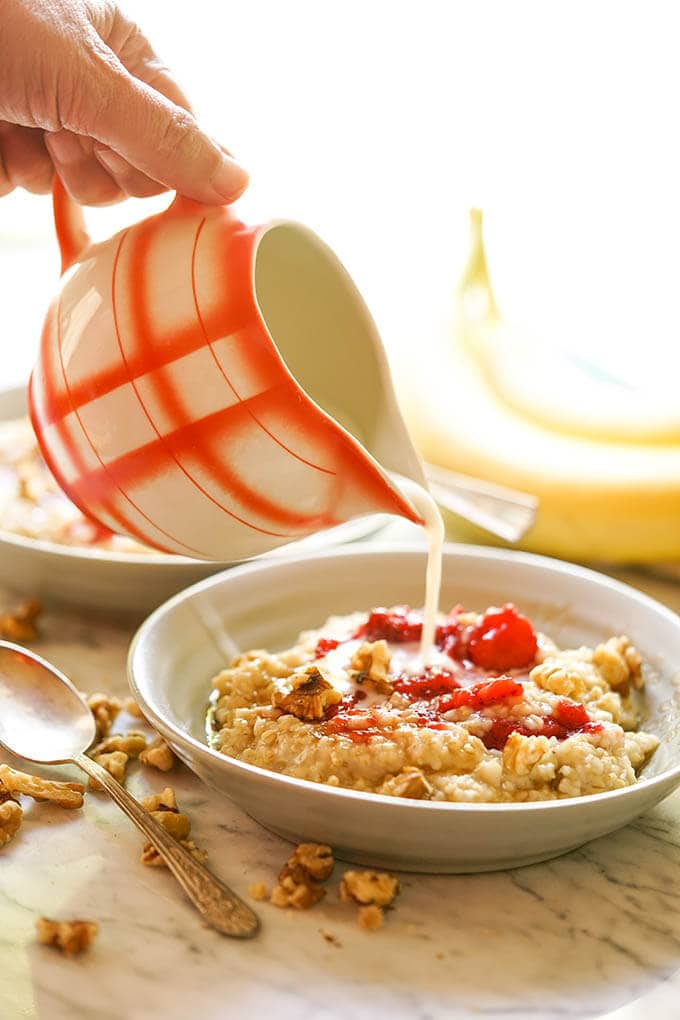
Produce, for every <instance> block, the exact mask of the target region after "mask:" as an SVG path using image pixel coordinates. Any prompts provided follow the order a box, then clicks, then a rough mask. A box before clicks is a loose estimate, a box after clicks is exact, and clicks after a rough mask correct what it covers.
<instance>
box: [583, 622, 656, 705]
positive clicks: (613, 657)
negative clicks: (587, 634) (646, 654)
mask: <svg viewBox="0 0 680 1020" xmlns="http://www.w3.org/2000/svg"><path fill="white" fill-rule="evenodd" d="M593 665H595V666H597V668H598V670H599V671H600V675H601V676H602V677H603V679H604V680H606V682H607V683H608V684H609V686H610V687H611V688H612V689H613V690H615V691H618V693H619V694H621V695H622V696H623V697H626V695H628V694H629V693H630V685H631V683H632V685H633V687H634V688H635V689H636V690H640V689H641V688H642V687H644V680H643V678H642V669H641V667H642V657H641V656H640V653H639V652H638V650H637V648H635V647H634V646H633V645H632V644H631V643H630V641H629V639H628V638H627V637H625V636H621V637H613V638H609V640H608V641H605V642H604V644H601V645H598V646H597V648H595V650H594V651H593Z"/></svg>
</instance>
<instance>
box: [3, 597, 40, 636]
mask: <svg viewBox="0 0 680 1020" xmlns="http://www.w3.org/2000/svg"><path fill="white" fill-rule="evenodd" d="M41 612H42V606H41V604H40V602H38V600H37V599H26V600H25V601H24V602H21V603H20V604H19V605H18V606H17V607H16V609H14V610H12V611H11V612H9V613H2V614H0V638H5V640H6V641H19V642H23V641H34V640H35V639H36V637H37V636H38V630H37V627H36V621H37V619H38V617H39V615H40V613H41Z"/></svg>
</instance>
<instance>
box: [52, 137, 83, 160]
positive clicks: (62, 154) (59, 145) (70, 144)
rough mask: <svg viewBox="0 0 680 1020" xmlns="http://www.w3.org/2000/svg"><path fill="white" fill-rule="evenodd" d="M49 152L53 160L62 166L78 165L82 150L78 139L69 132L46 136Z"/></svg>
mask: <svg viewBox="0 0 680 1020" xmlns="http://www.w3.org/2000/svg"><path fill="white" fill-rule="evenodd" d="M47 137H48V142H49V150H50V152H51V154H52V155H53V156H54V158H55V159H56V160H57V162H59V163H63V164H64V166H68V165H69V164H70V163H80V161H81V160H82V158H83V149H82V146H81V144H80V139H79V138H78V136H77V135H74V134H72V133H71V132H70V131H55V132H54V134H50V135H48V136H47Z"/></svg>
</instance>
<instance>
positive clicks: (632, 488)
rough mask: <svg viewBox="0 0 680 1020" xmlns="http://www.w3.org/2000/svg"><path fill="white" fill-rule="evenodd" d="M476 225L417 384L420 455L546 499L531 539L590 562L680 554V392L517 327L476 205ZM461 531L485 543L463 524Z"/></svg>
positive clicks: (412, 394) (411, 412) (414, 403)
mask: <svg viewBox="0 0 680 1020" xmlns="http://www.w3.org/2000/svg"><path fill="white" fill-rule="evenodd" d="M471 226H472V245H471V252H470V257H469V261H468V265H467V268H466V270H465V272H464V274H463V277H462V280H461V283H460V285H459V288H458V291H457V294H456V302H455V314H454V321H453V323H452V324H450V326H449V328H448V329H442V330H441V331H440V335H439V336H438V337H436V338H435V349H434V350H433V352H432V356H431V357H429V358H427V359H422V362H421V366H420V371H421V375H420V377H419V378H417V380H416V379H414V380H412V384H411V387H410V389H409V392H408V393H407V394H406V400H405V408H404V410H405V413H406V417H407V420H408V424H409V428H410V430H411V433H412V435H413V436H414V439H415V441H416V443H417V445H418V447H419V449H420V452H421V454H422V455H423V457H424V458H425V459H426V460H427V461H430V462H432V463H434V464H438V465H441V466H443V467H447V468H450V469H451V470H454V471H458V472H461V473H464V474H468V475H474V476H476V477H478V478H483V479H486V480H489V481H492V482H497V483H499V484H502V485H507V486H510V487H513V488H516V489H521V490H524V491H525V492H529V493H531V494H533V495H535V496H537V497H538V499H539V501H540V506H539V512H538V517H537V521H536V524H535V526H534V528H533V529H532V530H531V532H530V533H529V534H528V535H527V537H526V538H525V539H524V541H523V543H522V547H523V548H526V549H529V550H532V551H535V552H541V553H547V554H549V555H555V556H561V557H565V558H568V559H580V560H584V559H587V560H607V561H623V562H631V563H632V562H649V561H655V560H656V561H658V560H669V559H680V399H679V400H678V401H676V402H674V404H673V405H672V406H665V407H664V406H663V405H662V404H661V403H660V402H659V401H655V400H654V399H651V398H645V397H644V396H642V395H640V394H639V393H637V392H632V393H631V391H630V388H627V387H626V386H625V385H621V384H619V382H618V381H617V380H615V379H612V378H608V377H606V376H604V375H603V374H602V373H598V372H596V371H594V370H593V367H592V366H589V365H583V364H582V363H579V362H578V361H577V360H576V359H571V358H570V356H569V355H568V354H560V353H559V352H556V351H551V350H543V349H541V348H540V347H539V346H538V345H537V344H532V343H531V342H530V341H529V340H528V339H527V338H525V337H522V336H519V335H517V334H516V333H515V332H514V331H513V330H512V328H511V327H510V326H509V325H508V324H507V323H505V322H504V321H503V318H502V316H501V314H500V313H499V310H498V307H497V305H496V301H495V299H494V294H493V288H492V286H491V281H490V279H489V273H488V268H487V262H486V257H485V252H484V244H483V237H482V217H481V213H480V212H479V211H477V210H473V212H472V213H471ZM423 362H425V363H424V364H423ZM456 533H457V534H458V535H461V533H462V537H464V538H466V539H469V540H476V541H479V540H485V538H484V535H483V533H482V532H479V531H477V530H476V529H471V528H469V527H468V526H466V525H462V526H461V524H459V523H458V522H457V524H456Z"/></svg>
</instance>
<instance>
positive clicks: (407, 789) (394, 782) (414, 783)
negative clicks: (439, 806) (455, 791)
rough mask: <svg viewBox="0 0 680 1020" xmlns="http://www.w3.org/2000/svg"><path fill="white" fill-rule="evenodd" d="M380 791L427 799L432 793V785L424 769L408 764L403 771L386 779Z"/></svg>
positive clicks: (396, 795) (395, 795)
mask: <svg viewBox="0 0 680 1020" xmlns="http://www.w3.org/2000/svg"><path fill="white" fill-rule="evenodd" d="M380 793H386V794H389V795H390V796H392V797H409V798H410V799H411V800H427V798H428V797H429V796H430V795H431V793H432V785H431V783H429V782H428V780H427V779H426V778H425V774H424V772H423V771H422V769H419V768H416V766H415V765H406V766H405V767H404V768H403V769H402V770H401V772H398V773H397V774H396V776H392V778H391V779H386V780H385V782H384V783H383V784H382V786H381V787H380Z"/></svg>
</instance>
